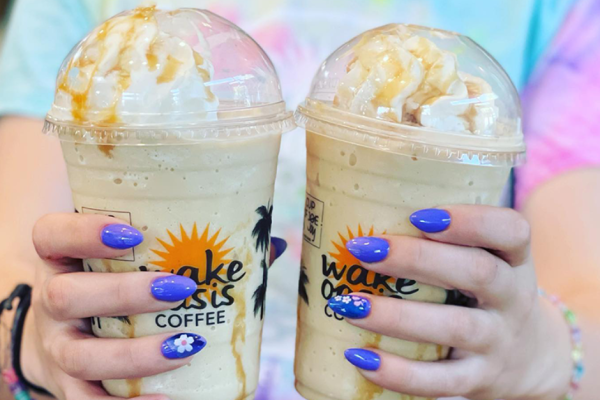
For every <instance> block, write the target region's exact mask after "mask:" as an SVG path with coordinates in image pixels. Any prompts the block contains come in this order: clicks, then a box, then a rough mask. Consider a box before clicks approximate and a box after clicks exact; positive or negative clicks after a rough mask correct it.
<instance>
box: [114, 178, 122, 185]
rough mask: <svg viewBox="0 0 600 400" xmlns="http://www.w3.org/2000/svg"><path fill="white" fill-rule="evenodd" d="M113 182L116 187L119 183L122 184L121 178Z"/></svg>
mask: <svg viewBox="0 0 600 400" xmlns="http://www.w3.org/2000/svg"><path fill="white" fill-rule="evenodd" d="M114 182H115V183H116V184H117V185H120V184H121V183H123V179H121V178H117V179H115V180H114Z"/></svg>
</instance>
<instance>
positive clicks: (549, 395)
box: [531, 297, 573, 400]
mask: <svg viewBox="0 0 600 400" xmlns="http://www.w3.org/2000/svg"><path fill="white" fill-rule="evenodd" d="M539 304H540V314H541V321H542V322H541V323H540V329H539V330H538V344H539V345H538V346H537V349H538V352H537V353H538V354H537V356H536V357H537V360H538V363H537V365H538V368H537V370H538V380H537V384H536V387H535V389H534V396H533V397H531V400H564V399H565V396H566V395H567V393H568V392H569V390H570V384H571V378H572V375H573V358H572V351H573V344H572V340H571V332H570V327H569V325H568V324H567V322H566V320H565V317H564V315H563V312H562V311H561V310H560V309H559V308H558V307H557V306H556V305H554V304H552V303H551V302H550V301H549V300H548V299H546V298H544V297H540V298H539Z"/></svg>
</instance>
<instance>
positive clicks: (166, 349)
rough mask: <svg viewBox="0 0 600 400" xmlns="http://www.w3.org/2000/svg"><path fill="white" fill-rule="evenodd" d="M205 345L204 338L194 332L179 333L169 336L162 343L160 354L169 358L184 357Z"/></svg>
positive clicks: (191, 354) (196, 351)
mask: <svg viewBox="0 0 600 400" xmlns="http://www.w3.org/2000/svg"><path fill="white" fill-rule="evenodd" d="M205 346H206V339H204V338H203V337H202V336H200V335H196V334H195V333H180V334H179V335H175V336H171V337H170V338H168V339H167V340H165V341H164V342H163V344H162V348H161V351H162V354H163V356H165V357H166V358H168V359H170V360H175V359H178V358H186V357H190V356H193V355H194V354H196V353H198V352H199V351H200V350H202V349H203V348H204V347H205Z"/></svg>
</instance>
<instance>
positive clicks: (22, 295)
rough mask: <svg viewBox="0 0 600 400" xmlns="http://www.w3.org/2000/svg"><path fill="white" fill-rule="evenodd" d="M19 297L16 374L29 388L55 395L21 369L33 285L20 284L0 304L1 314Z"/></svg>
mask: <svg viewBox="0 0 600 400" xmlns="http://www.w3.org/2000/svg"><path fill="white" fill-rule="evenodd" d="M17 297H18V298H19V305H18V306H17V309H16V310H15V318H14V321H13V326H12V329H11V338H12V345H11V347H12V364H13V369H14V371H15V375H16V376H17V378H18V379H19V381H21V383H22V384H23V385H24V386H25V387H27V388H28V389H30V390H32V391H34V392H37V393H39V394H42V395H44V396H50V397H54V396H53V395H52V393H50V392H48V391H47V390H46V389H44V388H42V387H40V386H37V385H34V384H33V383H31V382H29V381H28V380H27V379H25V376H23V370H22V369H21V342H22V339H23V328H24V326H25V317H26V316H27V311H29V307H30V306H31V286H29V285H25V284H21V285H18V286H17V287H16V288H15V290H14V291H13V292H12V294H11V295H10V296H9V297H8V298H7V299H5V300H4V301H3V302H2V303H1V304H0V305H1V307H0V315H1V314H2V311H3V310H5V309H6V310H12V303H13V301H14V299H15V298H17Z"/></svg>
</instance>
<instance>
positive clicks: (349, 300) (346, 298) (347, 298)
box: [342, 296, 352, 304]
mask: <svg viewBox="0 0 600 400" xmlns="http://www.w3.org/2000/svg"><path fill="white" fill-rule="evenodd" d="M351 301H352V299H351V298H350V296H345V297H344V299H343V300H342V303H344V304H348V303H350V302H351Z"/></svg>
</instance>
